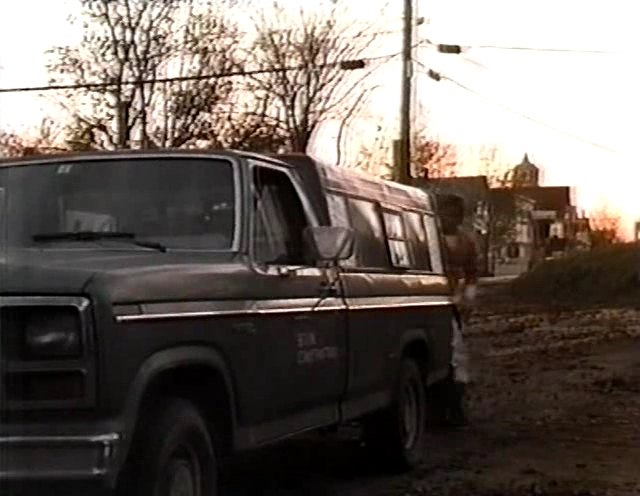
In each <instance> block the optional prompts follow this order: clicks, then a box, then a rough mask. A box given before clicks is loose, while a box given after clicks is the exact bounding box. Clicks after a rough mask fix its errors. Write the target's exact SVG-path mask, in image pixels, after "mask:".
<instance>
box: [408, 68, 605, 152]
mask: <svg viewBox="0 0 640 496" xmlns="http://www.w3.org/2000/svg"><path fill="white" fill-rule="evenodd" d="M415 62H416V63H417V64H418V65H420V66H422V67H423V68H425V69H427V70H428V73H427V75H428V76H429V77H431V78H432V79H435V80H436V81H440V80H441V79H445V80H447V81H450V82H452V83H453V84H455V85H456V86H459V87H460V88H462V89H464V90H466V91H468V92H469V93H472V94H474V95H475V96H478V97H480V98H483V99H485V100H487V101H489V102H490V103H493V104H494V105H496V106H498V107H501V108H502V109H504V110H507V111H508V112H511V113H512V114H515V115H517V116H518V117H521V118H523V119H526V120H528V121H531V122H534V123H535V124H538V125H539V126H542V127H545V128H547V129H550V130H552V131H555V132H556V133H559V134H563V135H565V136H568V137H570V138H572V139H574V140H577V141H580V142H582V143H585V144H587V145H590V146H593V147H595V148H599V149H601V150H606V151H608V152H613V153H616V150H614V149H613V148H610V147H608V146H606V145H602V144H600V143H596V142H594V141H590V140H588V139H587V138H583V137H582V136H579V135H577V134H573V133H570V132H569V131H565V130H563V129H560V128H557V127H555V126H552V125H551V124H548V123H546V122H544V121H541V120H539V119H536V118H535V117H531V116H530V115H527V114H525V113H523V112H520V111H519V110H515V109H514V108H512V107H509V106H508V105H505V104H504V103H502V102H500V101H498V100H495V99H494V98H490V97H488V96H486V95H483V94H482V93H479V92H477V91H476V90H474V89H471V88H469V87H468V86H466V85H464V84H462V83H460V82H458V81H456V80H455V79H452V78H450V77H448V76H445V75H442V74H440V73H437V72H435V71H433V70H431V69H428V68H427V67H426V66H425V65H424V64H422V63H421V62H420V61H417V60H416V61H415Z"/></svg>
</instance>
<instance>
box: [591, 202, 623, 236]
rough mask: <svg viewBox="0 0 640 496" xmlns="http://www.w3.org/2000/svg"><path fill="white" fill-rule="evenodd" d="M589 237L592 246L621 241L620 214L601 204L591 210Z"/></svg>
mask: <svg viewBox="0 0 640 496" xmlns="http://www.w3.org/2000/svg"><path fill="white" fill-rule="evenodd" d="M589 221H590V224H591V237H592V244H593V246H598V245H603V244H612V243H617V242H619V241H621V239H622V233H621V232H620V231H621V226H620V223H621V216H620V214H619V213H617V212H615V211H613V210H612V209H611V208H610V207H609V205H607V204H606V203H605V204H602V205H600V206H599V207H598V208H596V209H595V210H594V211H593V212H591V214H590V216H589Z"/></svg>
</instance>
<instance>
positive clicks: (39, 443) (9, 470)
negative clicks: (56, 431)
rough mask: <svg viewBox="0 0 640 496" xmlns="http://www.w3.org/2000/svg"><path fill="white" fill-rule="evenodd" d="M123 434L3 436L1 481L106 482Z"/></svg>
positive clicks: (0, 466) (0, 452) (0, 460)
mask: <svg viewBox="0 0 640 496" xmlns="http://www.w3.org/2000/svg"><path fill="white" fill-rule="evenodd" d="M119 443H120V435H119V434H116V433H110V434H103V435H96V436H8V437H0V480H8V481H11V480H13V481H29V480H88V479H94V480H95V479H105V478H107V477H108V476H109V475H112V474H111V473H112V472H113V470H114V466H115V461H116V456H117V451H118V445H119Z"/></svg>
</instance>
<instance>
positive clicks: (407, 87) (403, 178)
mask: <svg viewBox="0 0 640 496" xmlns="http://www.w3.org/2000/svg"><path fill="white" fill-rule="evenodd" d="M412 45H413V0H404V30H403V40H402V86H401V101H400V140H399V143H397V146H396V147H394V151H395V153H394V159H395V169H396V179H397V180H398V181H399V182H401V183H405V184H410V183H411V78H412V75H413V74H412V72H413V71H412V60H411V59H412V56H413V46H412Z"/></svg>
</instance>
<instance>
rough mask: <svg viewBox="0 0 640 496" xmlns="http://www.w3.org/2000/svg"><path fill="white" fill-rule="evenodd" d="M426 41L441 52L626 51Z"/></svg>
mask: <svg viewBox="0 0 640 496" xmlns="http://www.w3.org/2000/svg"><path fill="white" fill-rule="evenodd" d="M422 41H423V42H424V43H426V44H428V45H431V46H433V47H435V48H436V49H437V50H438V51H439V52H441V53H456V54H460V53H461V52H464V51H468V50H474V49H489V50H514V51H526V52H552V53H554V52H555V53H580V54H596V55H623V54H624V52H621V51H615V50H583V49H578V48H555V47H530V46H529V47H527V46H509V45H448V44H441V43H434V42H433V41H431V40H429V39H424V40H422Z"/></svg>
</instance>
